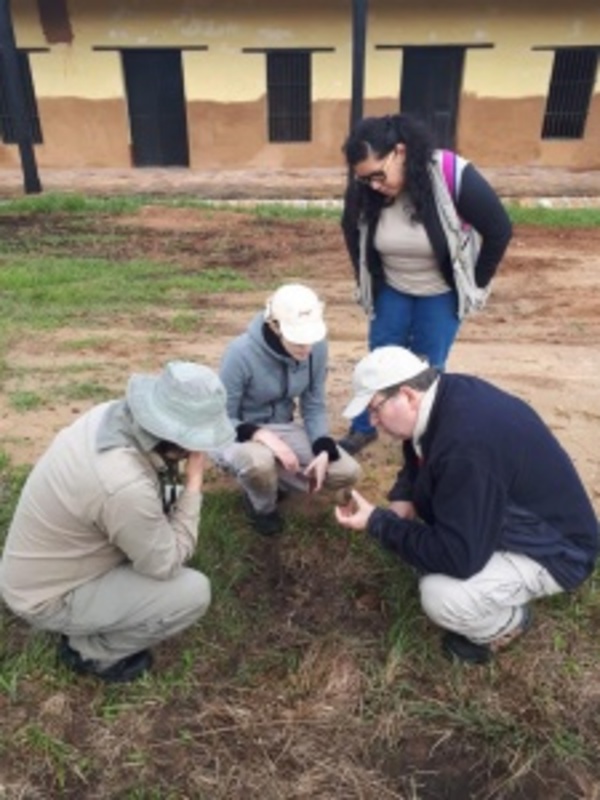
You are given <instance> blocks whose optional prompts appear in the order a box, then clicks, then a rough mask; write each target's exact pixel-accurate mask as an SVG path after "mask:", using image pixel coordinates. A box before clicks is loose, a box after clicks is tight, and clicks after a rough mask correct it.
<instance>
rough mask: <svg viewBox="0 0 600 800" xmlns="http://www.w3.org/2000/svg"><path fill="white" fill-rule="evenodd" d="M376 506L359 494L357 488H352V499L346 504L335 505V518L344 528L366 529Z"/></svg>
mask: <svg viewBox="0 0 600 800" xmlns="http://www.w3.org/2000/svg"><path fill="white" fill-rule="evenodd" d="M374 510H375V506H374V505H372V504H371V503H369V501H368V500H365V498H364V497H363V496H362V494H359V492H357V491H356V489H353V490H352V500H351V501H350V503H348V505H346V506H336V507H335V518H336V519H337V521H338V522H339V523H340V525H343V526H344V528H351V529H352V530H354V531H364V530H365V528H366V527H367V525H368V524H369V518H370V516H371V514H372V513H373V511H374Z"/></svg>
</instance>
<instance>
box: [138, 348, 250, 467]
mask: <svg viewBox="0 0 600 800" xmlns="http://www.w3.org/2000/svg"><path fill="white" fill-rule="evenodd" d="M226 399H227V393H226V391H225V387H224V386H223V384H222V383H221V380H220V379H219V376H218V375H217V374H216V373H215V372H213V370H212V369H209V368H208V367H205V366H203V365H201V364H193V363H192V362H190V361H171V362H169V363H168V364H167V365H166V366H165V368H164V369H163V371H162V372H161V373H160V374H159V375H132V376H131V377H130V378H129V382H128V384H127V393H126V400H127V404H128V405H129V408H130V409H131V413H132V414H133V417H134V419H135V421H136V422H137V423H138V425H139V426H140V427H141V428H143V429H144V430H146V431H148V433H151V434H152V435H153V436H156V437H157V438H159V439H162V440H164V441H167V442H173V444H176V445H179V447H182V448H184V449H185V450H190V451H192V452H194V451H198V450H212V449H217V448H220V447H223V446H225V445H227V444H229V443H230V442H231V441H232V440H233V438H234V432H233V426H232V424H231V422H230V421H229V417H228V416H227V413H226V410H225V402H226Z"/></svg>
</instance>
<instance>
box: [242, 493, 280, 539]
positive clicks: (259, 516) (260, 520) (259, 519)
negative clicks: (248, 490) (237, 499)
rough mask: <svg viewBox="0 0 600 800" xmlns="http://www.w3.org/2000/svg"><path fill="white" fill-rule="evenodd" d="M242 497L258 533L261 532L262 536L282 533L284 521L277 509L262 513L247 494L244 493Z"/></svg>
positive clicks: (249, 517)
mask: <svg viewBox="0 0 600 800" xmlns="http://www.w3.org/2000/svg"><path fill="white" fill-rule="evenodd" d="M242 498H243V499H242V502H243V504H244V511H245V512H246V516H247V517H248V521H249V522H250V525H252V527H253V528H254V530H255V531H256V532H257V533H260V535H261V536H275V535H276V534H278V533H281V531H282V530H283V528H284V521H283V517H282V516H281V514H280V513H279V511H278V510H277V509H274V510H273V511H267V512H266V513H261V512H260V511H257V510H256V509H255V508H254V506H253V505H252V501H251V500H250V498H249V497H248V495H247V494H244V495H243V496H242Z"/></svg>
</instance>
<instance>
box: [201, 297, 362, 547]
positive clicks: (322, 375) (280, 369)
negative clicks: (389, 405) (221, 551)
mask: <svg viewBox="0 0 600 800" xmlns="http://www.w3.org/2000/svg"><path fill="white" fill-rule="evenodd" d="M326 335H327V328H326V325H325V322H324V320H323V304H322V303H321V301H320V300H319V298H318V297H317V295H316V294H315V292H313V290H312V289H310V288H309V287H308V286H303V285H302V284H297V283H290V284H286V285H284V286H280V287H279V289H277V291H276V292H275V293H274V294H273V295H271V297H269V299H268V300H267V304H266V308H265V310H264V311H261V312H259V313H258V314H256V316H255V317H254V318H253V319H252V321H251V322H250V325H249V326H248V329H247V331H246V332H245V333H243V334H242V335H241V336H239V337H238V338H237V339H235V340H234V341H233V342H231V343H230V345H229V346H228V348H227V349H226V351H225V353H224V355H223V359H222V361H221V370H220V375H221V379H222V381H223V383H224V384H225V387H226V389H227V410H228V412H229V417H230V419H231V421H232V423H233V425H234V426H235V429H236V443H235V444H233V445H231V446H230V447H228V448H225V449H223V450H222V451H221V452H220V453H218V454H215V458H216V461H217V463H219V464H220V465H221V466H223V467H225V469H227V470H229V471H230V472H232V473H233V474H235V475H236V476H237V479H238V481H239V483H240V484H241V486H242V488H243V490H244V495H243V497H244V506H245V510H246V513H247V515H248V518H249V520H250V523H251V525H252V526H253V527H254V529H255V530H256V531H257V532H258V533H260V534H262V535H264V536H270V535H273V534H276V533H278V532H279V531H280V530H281V529H282V527H283V518H282V517H281V515H280V513H279V510H278V508H277V501H278V497H279V496H280V494H281V493H280V492H279V491H278V490H280V489H284V490H285V489H292V490H299V491H320V490H321V488H322V487H326V488H327V489H333V490H335V489H342V488H344V487H349V486H351V485H353V484H354V483H355V482H356V481H357V480H358V477H359V475H360V467H359V466H358V464H357V462H356V461H355V460H354V459H353V458H352V457H351V456H350V455H348V453H346V452H345V451H344V450H342V448H341V447H338V446H337V445H336V443H335V441H334V440H333V439H332V438H331V436H330V435H329V428H328V420H327V408H326V401H325V381H326V377H327V340H326ZM296 408H297V409H298V411H299V414H298V415H296V418H294V417H295V412H296Z"/></svg>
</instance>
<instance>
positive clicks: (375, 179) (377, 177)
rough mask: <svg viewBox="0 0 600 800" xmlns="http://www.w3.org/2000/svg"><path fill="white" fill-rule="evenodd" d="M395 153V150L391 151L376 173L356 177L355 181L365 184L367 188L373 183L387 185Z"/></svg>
mask: <svg viewBox="0 0 600 800" xmlns="http://www.w3.org/2000/svg"><path fill="white" fill-rule="evenodd" d="M395 153H396V151H395V150H390V152H389V153H388V154H387V156H386V157H385V158H384V159H383V163H382V165H381V167H380V168H379V169H377V170H375V172H370V173H369V174H368V175H355V176H354V180H356V181H357V182H358V183H364V184H365V185H366V186H370V185H371V184H372V183H385V182H386V181H387V168H388V165H389V163H390V161H391V160H392V156H394V155H395Z"/></svg>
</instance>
